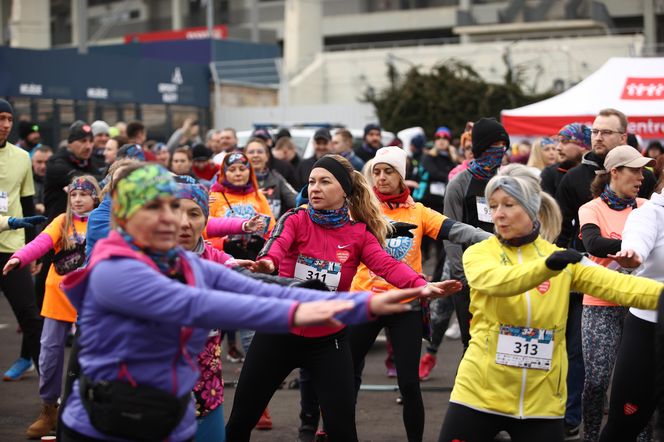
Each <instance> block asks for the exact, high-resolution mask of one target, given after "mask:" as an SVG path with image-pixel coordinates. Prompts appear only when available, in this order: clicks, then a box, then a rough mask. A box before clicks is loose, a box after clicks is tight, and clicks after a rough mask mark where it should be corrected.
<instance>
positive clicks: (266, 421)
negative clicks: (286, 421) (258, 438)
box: [256, 408, 272, 431]
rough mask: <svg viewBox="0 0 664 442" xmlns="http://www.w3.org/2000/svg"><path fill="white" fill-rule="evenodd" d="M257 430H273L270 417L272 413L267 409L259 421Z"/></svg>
mask: <svg viewBox="0 0 664 442" xmlns="http://www.w3.org/2000/svg"><path fill="white" fill-rule="evenodd" d="M256 429H257V430H263V431H265V430H271V429H272V418H271V417H270V412H269V411H267V408H266V409H265V411H264V412H263V415H262V416H261V418H260V419H258V423H257V424H256Z"/></svg>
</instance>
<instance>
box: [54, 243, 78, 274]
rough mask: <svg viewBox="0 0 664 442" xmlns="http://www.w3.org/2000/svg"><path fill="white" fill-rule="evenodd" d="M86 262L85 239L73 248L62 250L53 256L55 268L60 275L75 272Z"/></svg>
mask: <svg viewBox="0 0 664 442" xmlns="http://www.w3.org/2000/svg"><path fill="white" fill-rule="evenodd" d="M84 263H85V241H83V242H82V243H81V244H76V246H74V248H73V249H69V250H60V251H59V252H58V253H56V254H55V256H54V257H53V268H54V269H55V273H57V274H58V275H66V274H67V273H70V272H73V271H74V270H76V269H77V268H79V267H82V266H83V264H84Z"/></svg>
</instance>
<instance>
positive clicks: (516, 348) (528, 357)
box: [496, 325, 553, 370]
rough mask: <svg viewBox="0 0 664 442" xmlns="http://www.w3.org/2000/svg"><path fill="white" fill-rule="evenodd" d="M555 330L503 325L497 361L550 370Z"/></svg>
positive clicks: (499, 338) (502, 363) (521, 366)
mask: <svg viewBox="0 0 664 442" xmlns="http://www.w3.org/2000/svg"><path fill="white" fill-rule="evenodd" d="M552 358H553V330H546V329H543V328H530V327H517V326H511V325H501V326H500V334H499V335H498V348H497V349H496V363H497V364H501V365H509V366H511V367H520V368H534V369H537V370H550V369H551V359H552Z"/></svg>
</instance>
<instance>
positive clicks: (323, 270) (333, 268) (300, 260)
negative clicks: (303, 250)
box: [295, 255, 341, 292]
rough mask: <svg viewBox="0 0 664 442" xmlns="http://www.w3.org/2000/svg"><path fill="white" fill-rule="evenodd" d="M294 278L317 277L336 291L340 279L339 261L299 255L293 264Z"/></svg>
mask: <svg viewBox="0 0 664 442" xmlns="http://www.w3.org/2000/svg"><path fill="white" fill-rule="evenodd" d="M295 279H297V280H299V281H308V280H310V279H317V280H319V281H322V282H323V283H325V285H326V286H327V288H329V289H330V290H332V291H334V292H336V291H337V287H339V281H340V280H341V263H339V262H334V261H325V260H324V259H316V258H312V257H310V256H304V255H300V256H298V257H297V263H296V264H295Z"/></svg>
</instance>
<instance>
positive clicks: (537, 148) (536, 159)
mask: <svg viewBox="0 0 664 442" xmlns="http://www.w3.org/2000/svg"><path fill="white" fill-rule="evenodd" d="M543 139H544V138H538V139H536V140H535V142H534V143H533V146H532V149H531V150H530V156H529V157H528V163H526V165H527V166H530V167H534V168H536V169H539V170H543V169H544V168H545V167H546V166H547V164H546V162H545V161H544V150H543V149H542V140H543Z"/></svg>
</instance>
